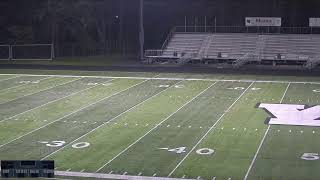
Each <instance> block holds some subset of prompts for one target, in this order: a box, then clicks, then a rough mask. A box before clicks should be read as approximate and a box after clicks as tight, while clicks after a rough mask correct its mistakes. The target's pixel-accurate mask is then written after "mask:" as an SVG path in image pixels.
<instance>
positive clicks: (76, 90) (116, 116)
mask: <svg viewBox="0 0 320 180" xmlns="http://www.w3.org/2000/svg"><path fill="white" fill-rule="evenodd" d="M318 105H320V81H317V80H316V81H313V82H311V81H310V82H309V81H300V80H299V81H294V79H289V80H287V81H285V80H281V81H280V80H279V81H277V80H249V79H247V78H246V79H242V80H241V79H226V78H220V77H218V78H208V77H206V78H201V77H200V76H197V78H189V77H183V76H182V75H175V76H173V75H172V74H165V73H163V74H156V73H145V74H140V75H137V76H134V73H132V74H124V75H119V76H118V75H117V74H110V75H106V76H83V75H52V74H51V75H45V74H42V75H41V74H37V75H35V74H4V73H3V74H0V160H44V159H47V160H55V166H56V172H57V173H56V174H57V175H59V177H60V178H68V179H87V178H89V177H91V178H93V177H100V178H110V179H126V178H127V179H129V178H138V177H140V179H159V178H160V177H165V178H181V179H205V180H260V179H261V180H280V179H281V180H301V179H303V180H308V179H310V180H315V179H320V171H319V168H320V143H319V139H320V129H319V127H320V106H318Z"/></svg>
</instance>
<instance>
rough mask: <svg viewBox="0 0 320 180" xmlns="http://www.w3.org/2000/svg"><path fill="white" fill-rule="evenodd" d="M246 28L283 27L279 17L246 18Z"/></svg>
mask: <svg viewBox="0 0 320 180" xmlns="http://www.w3.org/2000/svg"><path fill="white" fill-rule="evenodd" d="M246 26H275V27H281V18H279V17H246Z"/></svg>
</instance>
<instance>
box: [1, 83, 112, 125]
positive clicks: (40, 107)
mask: <svg viewBox="0 0 320 180" xmlns="http://www.w3.org/2000/svg"><path fill="white" fill-rule="evenodd" d="M78 80H80V79H78ZM112 80H113V79H110V80H109V81H112ZM76 81H77V80H76ZM109 81H106V82H105V83H107V82H109ZM70 83H72V81H71V82H70ZM96 86H98V85H94V86H90V87H88V88H85V89H83V90H81V91H77V92H74V93H72V94H69V95H68V96H64V97H61V98H59V99H55V100H53V101H50V102H47V103H45V104H42V105H40V106H37V107H35V108H32V109H29V110H27V111H24V112H21V113H19V114H16V115H14V116H11V117H8V118H6V119H3V120H0V122H3V121H7V120H9V119H12V118H15V117H17V116H19V115H21V114H25V113H27V112H30V111H33V110H35V109H39V108H41V107H43V106H46V105H48V104H51V103H54V102H57V101H60V100H62V99H66V98H68V97H71V96H74V95H76V94H79V93H82V92H84V91H87V90H89V89H92V88H94V87H96Z"/></svg>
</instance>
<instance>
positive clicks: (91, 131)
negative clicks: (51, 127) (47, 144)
mask: <svg viewBox="0 0 320 180" xmlns="http://www.w3.org/2000/svg"><path fill="white" fill-rule="evenodd" d="M181 82H182V81H179V82H177V83H175V84H173V85H172V86H170V87H168V88H165V89H164V90H162V91H160V92H158V93H156V94H154V95H152V96H150V97H149V98H147V99H145V100H143V101H142V102H140V103H138V104H136V105H134V106H132V107H130V108H129V109H127V110H125V111H123V112H121V113H120V114H118V115H117V116H115V117H113V118H111V119H109V120H108V121H106V122H104V123H102V124H101V125H99V126H98V127H96V128H94V129H92V130H90V131H89V132H87V133H85V134H83V135H82V136H80V137H78V138H77V139H75V140H73V141H71V142H70V143H68V144H66V145H64V146H63V147H61V148H59V149H57V150H56V151H54V152H52V153H51V154H49V155H47V156H45V157H44V158H42V159H41V160H44V159H47V158H48V157H50V156H52V155H53V154H55V153H57V152H59V151H61V150H62V149H64V148H66V147H67V146H69V145H71V144H73V143H75V142H76V141H78V140H80V139H82V138H83V137H85V136H87V135H89V134H91V133H93V132H94V131H96V130H97V129H99V128H101V127H102V126H105V125H106V124H108V123H110V122H112V121H114V120H115V119H117V118H118V117H120V116H122V115H123V114H125V113H127V112H129V111H131V110H132V109H134V108H136V107H138V106H140V105H141V104H143V103H145V102H147V101H149V100H150V99H153V98H154V97H156V96H158V95H159V94H162V93H163V92H165V91H167V90H168V89H172V87H173V86H175V85H177V84H179V83H181Z"/></svg>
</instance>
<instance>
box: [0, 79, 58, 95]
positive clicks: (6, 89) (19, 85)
mask: <svg viewBox="0 0 320 180" xmlns="http://www.w3.org/2000/svg"><path fill="white" fill-rule="evenodd" d="M19 77H22V76H19ZM49 78H52V77H51V76H47V77H45V78H42V79H39V80H35V81H42V80H45V79H49ZM26 85H30V84H24V83H22V84H17V85H15V86H11V87H8V88H5V89H1V90H0V93H3V92H2V91H8V90H9V89H13V88H18V87H21V86H26Z"/></svg>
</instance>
